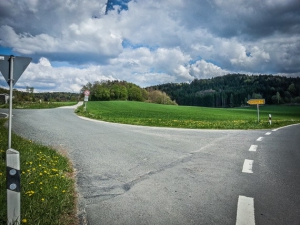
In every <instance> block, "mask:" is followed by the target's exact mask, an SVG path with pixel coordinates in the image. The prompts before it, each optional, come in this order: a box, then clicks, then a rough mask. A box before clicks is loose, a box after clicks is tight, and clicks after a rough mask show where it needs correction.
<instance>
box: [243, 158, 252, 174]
mask: <svg viewBox="0 0 300 225" xmlns="http://www.w3.org/2000/svg"><path fill="white" fill-rule="evenodd" d="M252 165H253V160H250V159H245V161H244V165H243V170H242V172H243V173H253V170H252Z"/></svg>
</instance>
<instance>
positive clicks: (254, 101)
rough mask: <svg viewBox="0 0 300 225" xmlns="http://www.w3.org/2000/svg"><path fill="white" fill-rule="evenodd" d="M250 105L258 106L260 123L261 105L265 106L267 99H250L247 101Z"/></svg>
mask: <svg viewBox="0 0 300 225" xmlns="http://www.w3.org/2000/svg"><path fill="white" fill-rule="evenodd" d="M247 103H248V104H249V105H256V108H257V122H259V105H264V104H265V99H250V100H248V101H247Z"/></svg>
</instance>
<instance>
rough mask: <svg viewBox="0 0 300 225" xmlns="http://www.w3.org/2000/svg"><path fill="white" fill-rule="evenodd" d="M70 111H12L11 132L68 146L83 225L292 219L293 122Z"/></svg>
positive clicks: (298, 215) (295, 209)
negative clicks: (135, 120) (224, 123)
mask: <svg viewBox="0 0 300 225" xmlns="http://www.w3.org/2000/svg"><path fill="white" fill-rule="evenodd" d="M73 110H74V109H72V107H65V108H58V109H42V110H13V115H14V117H13V131H14V132H16V133H17V134H19V135H21V136H23V137H26V138H28V139H31V140H34V141H37V142H39V143H42V144H45V145H50V146H53V147H55V148H58V149H61V150H65V151H67V152H68V155H69V157H70V159H71V160H72V162H73V164H74V167H75V169H76V170H77V186H78V191H79V194H80V204H81V217H84V216H86V219H87V221H88V224H91V225H101V224H105V225H107V224H126V225H127V224H128V225H134V224H137V225H143V224H145V225H146V224H159V225H160V224H162V225H166V224H300V222H299V221H300V211H299V209H300V207H299V206H300V199H299V195H300V194H299V193H300V192H299V191H300V189H299V188H300V173H299V171H300V168H299V165H300V163H299V162H300V161H299V160H300V154H299V151H300V150H299V144H300V139H299V137H300V125H295V126H291V127H286V128H282V129H279V130H277V131H272V130H255V131H252V130H191V129H173V128H153V127H142V126H131V125H122V124H113V123H106V122H95V121H91V120H87V119H84V118H80V117H78V116H76V115H75V114H74V113H73ZM1 112H3V110H2V111H1ZM268 132H269V133H268ZM249 150H251V151H249ZM21 157H22V156H21ZM246 159H247V160H250V161H246Z"/></svg>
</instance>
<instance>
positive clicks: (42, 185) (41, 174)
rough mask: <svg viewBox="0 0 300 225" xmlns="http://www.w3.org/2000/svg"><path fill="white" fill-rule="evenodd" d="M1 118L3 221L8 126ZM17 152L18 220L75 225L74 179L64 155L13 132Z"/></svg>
mask: <svg viewBox="0 0 300 225" xmlns="http://www.w3.org/2000/svg"><path fill="white" fill-rule="evenodd" d="M4 121H5V120H4V119H0V156H1V157H0V193H1V194H0V205H1V208H0V224H6V223H7V222H6V220H7V214H6V172H5V171H6V163H5V158H6V149H7V134H8V132H7V129H6V128H5V127H4V126H3V123H4ZM12 148H13V149H15V150H18V151H19V152H20V167H21V223H22V224H32V225H36V224H43V225H48V224H49V225H50V224H51V225H54V224H57V225H58V224H60V225H70V224H76V216H75V215H76V210H75V208H76V207H75V206H76V204H75V191H74V181H73V179H72V177H71V175H72V168H71V166H70V164H69V162H68V160H67V158H65V157H63V156H62V155H60V154H58V153H57V152H56V151H55V150H53V149H51V148H49V147H45V146H42V145H39V144H36V143H33V142H32V141H30V140H26V139H23V138H21V137H19V136H17V135H14V134H13V135H12Z"/></svg>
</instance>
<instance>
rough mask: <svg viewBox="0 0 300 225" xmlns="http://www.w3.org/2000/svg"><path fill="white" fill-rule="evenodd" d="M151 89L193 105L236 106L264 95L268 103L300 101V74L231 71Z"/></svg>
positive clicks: (179, 101)
mask: <svg viewBox="0 0 300 225" xmlns="http://www.w3.org/2000/svg"><path fill="white" fill-rule="evenodd" d="M147 89H154V90H160V91H163V92H165V93H166V94H167V95H169V96H170V97H171V99H172V100H174V101H176V102H177V103H178V104H179V105H189V106H206V107H236V106H241V105H246V104H247V101H248V100H249V99H253V98H254V99H258V98H263V99H265V100H266V104H284V103H296V104H299V103H300V78H299V77H297V78H291V77H285V76H273V75H252V76H251V75H243V74H228V75H225V76H220V77H214V78H211V79H195V80H193V81H192V82H191V83H167V84H161V85H156V86H151V87H149V88H147Z"/></svg>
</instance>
